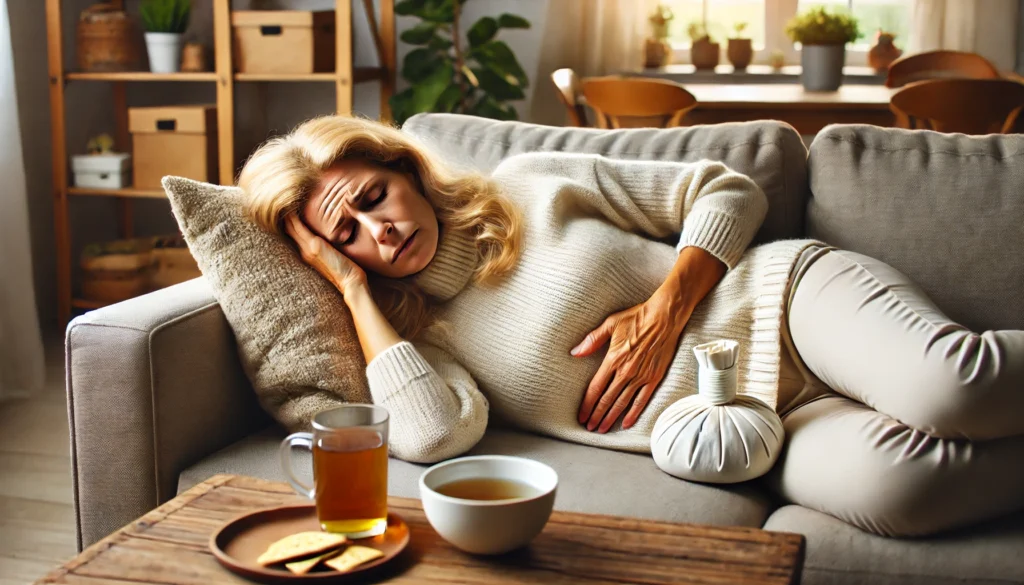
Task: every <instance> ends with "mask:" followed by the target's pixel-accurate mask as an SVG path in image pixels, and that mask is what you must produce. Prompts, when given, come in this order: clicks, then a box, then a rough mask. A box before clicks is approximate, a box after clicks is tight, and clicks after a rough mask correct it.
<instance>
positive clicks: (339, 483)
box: [281, 404, 388, 538]
mask: <svg viewBox="0 0 1024 585" xmlns="http://www.w3.org/2000/svg"><path fill="white" fill-rule="evenodd" d="M295 446H299V447H305V448H307V449H310V450H311V451H312V452H313V487H309V486H307V485H305V484H303V483H302V482H301V481H299V480H298V479H297V478H296V477H295V474H294V473H293V472H292V468H291V449H292V447H295ZM281 465H282V467H283V469H284V472H285V475H286V476H287V478H288V481H289V483H291V484H292V487H293V488H295V490H296V491H297V492H299V493H300V494H304V495H306V496H307V497H309V498H310V499H312V500H314V501H315V502H316V515H317V519H318V520H319V521H320V526H321V527H322V528H323V529H324V530H326V531H328V532H335V533H338V534H344V535H345V536H347V537H349V538H365V537H368V536H376V535H378V534H381V533H383V532H384V529H385V528H386V527H387V516H388V414H387V411H386V410H384V409H383V408H381V407H379V406H374V405H369V404H347V405H345V406H341V407H339V408H335V409H331V410H328V411H324V412H321V413H319V414H317V415H316V416H315V417H314V418H313V432H312V433H293V434H291V435H289V436H288V437H287V438H285V440H284V441H283V442H282V443H281Z"/></svg>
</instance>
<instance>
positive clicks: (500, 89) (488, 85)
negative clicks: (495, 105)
mask: <svg viewBox="0 0 1024 585" xmlns="http://www.w3.org/2000/svg"><path fill="white" fill-rule="evenodd" d="M473 73H475V74H476V77H477V79H479V80H480V89H482V90H484V92H486V93H487V94H488V95H490V96H491V97H493V98H495V99H496V100H498V101H507V100H521V99H524V98H525V97H526V94H524V93H523V89H522V88H521V87H519V86H518V85H514V84H511V83H509V82H508V80H506V79H505V78H503V77H501V76H500V75H498V74H497V73H495V72H493V71H491V70H490V69H487V68H484V67H482V68H479V69H475V70H474V71H473ZM512 80H513V81H515V78H513V79H512Z"/></svg>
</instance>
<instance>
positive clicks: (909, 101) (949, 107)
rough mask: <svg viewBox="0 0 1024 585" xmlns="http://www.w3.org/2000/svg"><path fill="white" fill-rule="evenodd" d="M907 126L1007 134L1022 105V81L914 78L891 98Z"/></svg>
mask: <svg viewBox="0 0 1024 585" xmlns="http://www.w3.org/2000/svg"><path fill="white" fill-rule="evenodd" d="M889 103H890V106H891V107H892V109H893V111H895V112H898V113H901V114H902V115H904V116H906V117H907V119H908V120H909V122H910V123H909V126H908V127H909V128H912V129H913V128H916V129H928V130H936V131H938V132H961V133H964V134H993V133H1000V134H1007V133H1010V132H1012V131H1013V129H1014V127H1015V126H1016V122H1017V117H1018V116H1019V115H1020V111H1021V108H1024V84H1022V83H1018V82H1016V81H1010V80H1008V79H932V80H927V81H915V82H913V83H910V84H908V85H907V86H906V87H903V88H902V89H900V90H898V91H896V92H895V93H894V94H893V95H892V98H891V99H890V102H889Z"/></svg>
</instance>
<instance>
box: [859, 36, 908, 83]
mask: <svg viewBox="0 0 1024 585" xmlns="http://www.w3.org/2000/svg"><path fill="white" fill-rule="evenodd" d="M895 40H896V35H895V34H893V33H890V32H884V31H882V29H878V32H876V33H875V44H874V45H871V49H870V50H868V65H869V66H870V67H871V68H872V69H874V70H875V71H876V72H878V73H885V72H886V71H888V70H889V65H892V62H893V61H895V60H896V59H899V58H900V55H902V54H903V51H902V50H900V49H899V48H898V47H897V46H896V45H895V44H893V41H895Z"/></svg>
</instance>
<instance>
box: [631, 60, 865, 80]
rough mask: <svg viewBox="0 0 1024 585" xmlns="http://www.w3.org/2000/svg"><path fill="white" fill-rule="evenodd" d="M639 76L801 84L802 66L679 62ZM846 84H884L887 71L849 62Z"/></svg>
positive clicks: (844, 68)
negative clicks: (702, 66)
mask: <svg viewBox="0 0 1024 585" xmlns="http://www.w3.org/2000/svg"><path fill="white" fill-rule="evenodd" d="M638 75H642V76H644V77H657V78H659V79H668V80H671V81H676V82H679V83H737V84H738V83H800V66H799V65H787V66H785V67H783V68H782V69H780V70H775V69H772V67H771V66H770V65H757V64H751V65H750V66H749V67H747V70H746V71H734V70H733V66H732V65H730V64H728V62H726V63H725V64H723V65H719V66H718V67H716V68H715V70H714V71H709V70H701V71H697V70H696V68H695V67H694V66H693V65H690V64H676V65H667V66H665V67H659V68H656V69H643V70H641V71H640V72H639V73H638ZM843 83H848V84H851V85H858V84H859V85H882V84H883V83H885V74H879V73H876V72H875V70H874V69H872V68H870V67H863V66H856V65H847V66H845V67H843Z"/></svg>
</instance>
